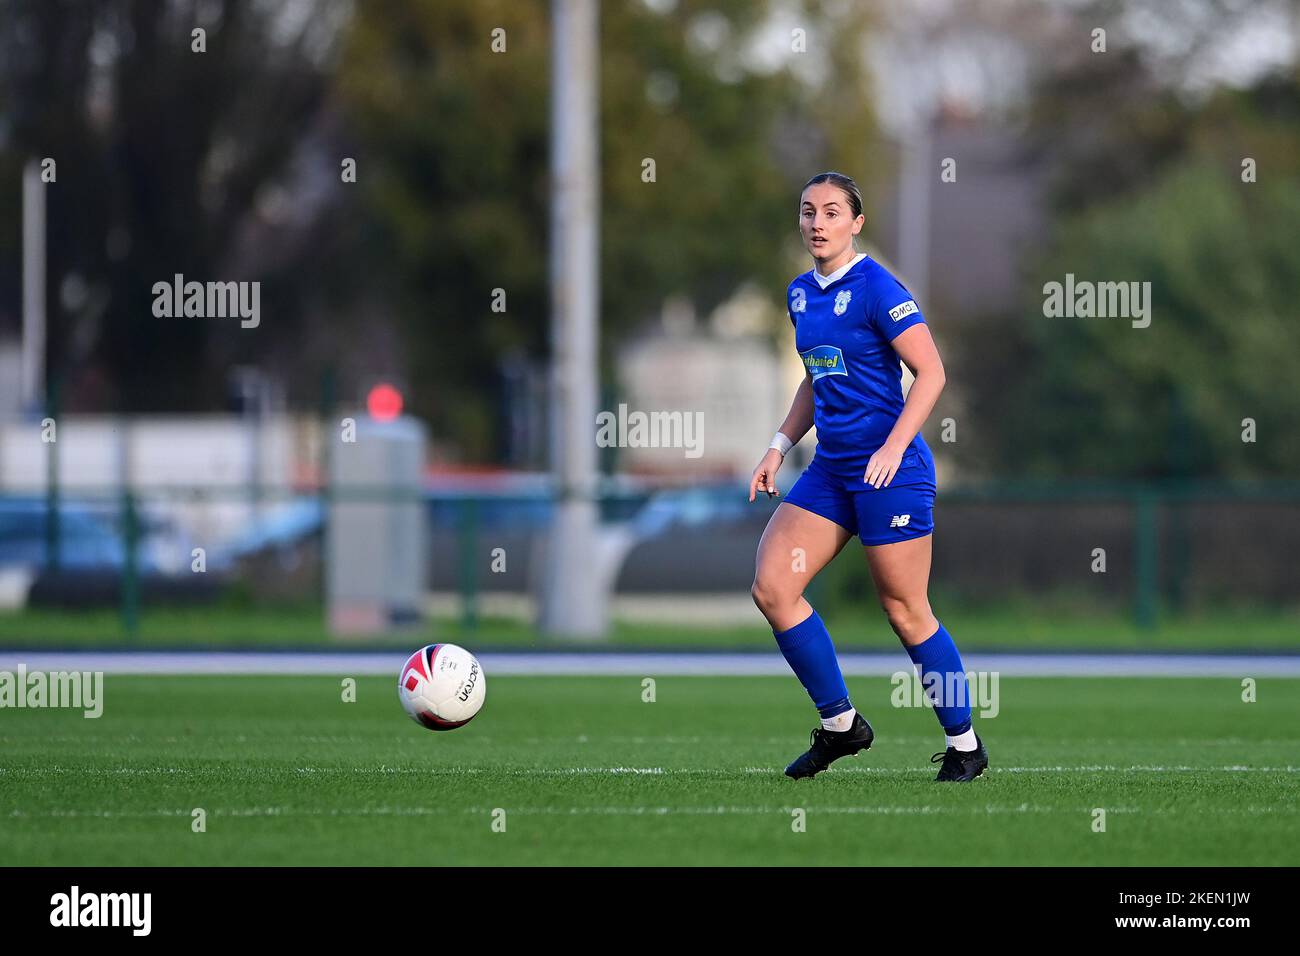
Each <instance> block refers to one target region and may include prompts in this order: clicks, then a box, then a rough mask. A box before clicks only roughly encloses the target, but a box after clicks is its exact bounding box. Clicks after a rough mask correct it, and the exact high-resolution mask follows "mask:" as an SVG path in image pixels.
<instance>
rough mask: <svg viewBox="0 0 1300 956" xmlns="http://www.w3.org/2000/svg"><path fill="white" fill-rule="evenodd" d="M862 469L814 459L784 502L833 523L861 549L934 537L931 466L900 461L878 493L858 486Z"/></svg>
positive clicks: (912, 457)
mask: <svg viewBox="0 0 1300 956" xmlns="http://www.w3.org/2000/svg"><path fill="white" fill-rule="evenodd" d="M866 470H867V467H866V464H865V463H863V464H862V465H861V466H856V465H854V466H843V465H837V464H831V463H828V462H825V461H823V460H822V459H820V458H818V457H817V456H816V455H813V460H812V461H811V462H809V463H808V467H807V468H805V469H804V471H803V474H801V475H800V476H799V479H798V480H797V481H796V482H795V483H794V487H793V488H791V489H790V493H789V494H787V495H786V496H785V500H786V501H787V502H789V503H790V504H792V505H797V506H798V507H800V508H803V509H804V510H805V511H811V512H812V513H813V514H815V515H821V516H822V517H823V518H827V519H829V520H831V521H834V522H835V523H836V524H837V525H839V526H840V527H841V528H844V529H845V530H847V531H848V532H849V533H850V534H856V535H857V536H858V538H859V539H860V540H861V541H862V543H863V544H870V545H877V544H890V543H892V542H894V541H906V540H908V539H909V538H922V537H924V536H925V535H927V534H931V533H932V532H933V531H934V496H935V490H936V489H935V476H934V464H933V462H932V461H931V460H928V459H927V458H926V457H924V456H922V455H920V454H919V453H917V452H915V451H910V452H908V453H907V454H906V455H904V456H903V460H902V461H901V462H900V463H899V466H898V472H897V473H896V474H895V475H894V478H893V480H892V481H891V482H890V483H889V484H888V485H885V486H883V487H880V488H875V487H872V486H871V485H869V484H867V483H866V482H865V481H863V480H862V476H863V475H864V474H865V473H866Z"/></svg>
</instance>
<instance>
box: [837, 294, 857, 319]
mask: <svg viewBox="0 0 1300 956" xmlns="http://www.w3.org/2000/svg"><path fill="white" fill-rule="evenodd" d="M852 298H853V290H852V289H842V290H840V291H839V292H837V293H835V314H836V315H843V314H844V311H845V309H847V308H848V307H849V300H850V299H852Z"/></svg>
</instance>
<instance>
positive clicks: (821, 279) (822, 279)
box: [808, 252, 867, 292]
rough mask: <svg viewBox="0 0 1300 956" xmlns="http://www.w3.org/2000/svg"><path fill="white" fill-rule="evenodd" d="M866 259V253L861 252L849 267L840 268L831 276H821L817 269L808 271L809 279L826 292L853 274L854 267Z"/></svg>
mask: <svg viewBox="0 0 1300 956" xmlns="http://www.w3.org/2000/svg"><path fill="white" fill-rule="evenodd" d="M866 258H867V254H866V253H865V252H859V253H858V254H857V255H856V256H854V257H853V259H852V260H851V261H850V262H849V263H848V264H847V265H843V266H840V267H839V268H838V269H836V270H835V271H834V272H832V273H831V274H830V275H829V276H819V275H818V274H817V269H816V267H814V268H812V269H810V270H809V271H808V277H809V278H810V279H812V280H813V282H815V283H817V287H818V288H819V289H821V290H822V291H823V292H824V291H826V290H827V289H829V288H830V287H831V286H833V285H834V284H835V283H837V282H839V281H840V280H841V279H843V278H844V277H845V276H846V275H848V274H849V273H850V272H852V271H853V267H854V266H856V265H858V264H859V263H861V262H864V261H866Z"/></svg>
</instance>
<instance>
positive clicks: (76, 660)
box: [0, 650, 1300, 678]
mask: <svg viewBox="0 0 1300 956" xmlns="http://www.w3.org/2000/svg"><path fill="white" fill-rule="evenodd" d="M406 656H407V655H406V653H405V652H399V651H393V652H385V653H378V652H363V653H335V652H326V653H317V652H312V651H300V652H298V651H295V652H285V651H218V652H192V651H121V652H105V651H98V652H97V651H86V652H66V651H58V652H54V651H31V652H26V651H2V652H0V670H8V671H15V670H17V668H18V665H20V664H22V665H25V666H26V668H27V669H28V671H60V670H78V671H103V672H104V673H106V674H172V675H180V674H213V675H215V674H276V675H311V674H331V675H348V676H359V675H387V676H395V675H396V674H397V672H398V670H399V669H400V668H401V665H402V661H403V660H405V659H406ZM479 658H480V660H481V662H482V664H483V669H484V670H485V671H486V672H487V673H488V674H489V675H496V676H511V675H519V676H554V677H595V676H623V677H630V676H635V677H660V676H662V677H680V676H728V677H767V676H780V677H788V676H790V671H789V667H788V666H787V664H786V662H785V660H784V658H782V657H781V655H780V654H778V653H776V651H775V650H773V651H772V652H771V653H754V652H748V651H746V652H735V653H664V652H658V651H656V652H644V653H622V652H619V653H588V652H571V651H555V652H543V653H512V652H484V653H483V654H481V655H479ZM965 663H966V666H967V669H968V670H972V671H988V672H997V673H998V674H1000V675H1002V676H1004V677H1233V678H1241V677H1255V678H1259V677H1300V655H1283V654H1267V655H1264V654H1261V655H1250V654H1223V655H1220V654H1157V653H1151V654H1103V653H1097V654H981V653H978V652H976V653H971V654H968V655H966V657H965ZM840 668H841V670H842V671H843V672H844V673H845V674H846V675H847V676H850V677H888V676H891V675H893V674H896V673H899V672H905V673H911V671H912V664H911V662H910V661H909V660H908V659H907V657H906V655H904V654H902V652H901V651H900V652H897V653H879V654H875V653H846V654H841V655H840Z"/></svg>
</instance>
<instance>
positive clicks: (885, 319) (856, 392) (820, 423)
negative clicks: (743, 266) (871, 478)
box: [786, 257, 933, 472]
mask: <svg viewBox="0 0 1300 956" xmlns="http://www.w3.org/2000/svg"><path fill="white" fill-rule="evenodd" d="M786 306H787V308H788V309H789V313H790V321H791V322H792V323H794V328H795V347H796V348H797V349H798V350H799V356H800V358H802V359H803V363H804V368H806V369H807V370H808V374H809V375H810V376H811V377H812V386H813V423H814V424H815V425H816V426H817V457H818V458H820V459H823V460H825V461H826V462H827V463H828V464H833V465H841V466H844V467H845V468H848V467H849V466H852V467H853V468H857V467H859V466H861V468H863V469H865V468H866V464H867V460H868V459H870V457H871V456H872V454H874V453H875V452H876V451H877V450H878V449H879V448H880V446H881V445H883V444H884V443H885V439H887V438H888V437H889V433H890V431H892V430H893V427H894V424H895V423H896V422H897V421H898V416H899V414H900V413H901V412H902V411H903V366H902V362H901V361H900V359H899V357H898V353H897V352H895V351H894V347H893V346H892V345H891V344H890V342H891V341H892V340H893V339H894V337H895V336H897V335H898V334H899V333H900V332H902V331H903V330H905V329H910V328H911V327H912V326H914V325H919V324H921V323H923V322H924V321H925V319H924V317H923V316H922V315H921V310H920V308H919V307H918V306H917V304H916V302H915V300H913V298H912V294H911V293H910V292H908V291H907V289H905V288H904V287H903V284H902V283H901V282H899V281H898V280H897V279H895V278H894V277H893V276H892V275H890V274H889V272H888V271H886V269H885V268H884V267H883V266H882V265H880V263H878V262H876V261H875V260H874V259H872V258H870V257H867V258H864V259H862V260H860V261H859V262H857V263H855V264H854V265H853V267H852V268H850V269H849V271H848V272H846V273H845V274H844V275H843V276H841V277H840V278H839V279H837V280H835V281H834V282H832V283H831V284H830V285H828V286H827V287H826V288H825V289H823V288H822V287H821V286H820V285H819V284H818V283H817V280H816V279H815V278H813V273H812V272H811V271H808V272H805V273H804V274H803V275H801V276H799V277H797V278H796V279H795V280H794V281H793V282H791V283H790V287H789V288H788V289H787V290H786ZM913 453H916V455H917V458H918V459H920V460H921V461H923V462H925V463H927V464H928V463H932V462H933V458H932V457H931V454H930V450H929V448H928V447H927V446H926V444H925V441H924V439H922V438H921V436H920V434H919V433H918V434H917V436H916V438H915V439H913V441H912V444H911V445H910V446H909V447H908V449H907V451H906V452H904V455H903V464H904V465H909V464H910V463H911V461H912V460H909V457H908V456H909V455H911V454H913ZM931 467H932V465H931ZM902 470H903V469H902V468H900V472H901V471H902Z"/></svg>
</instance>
